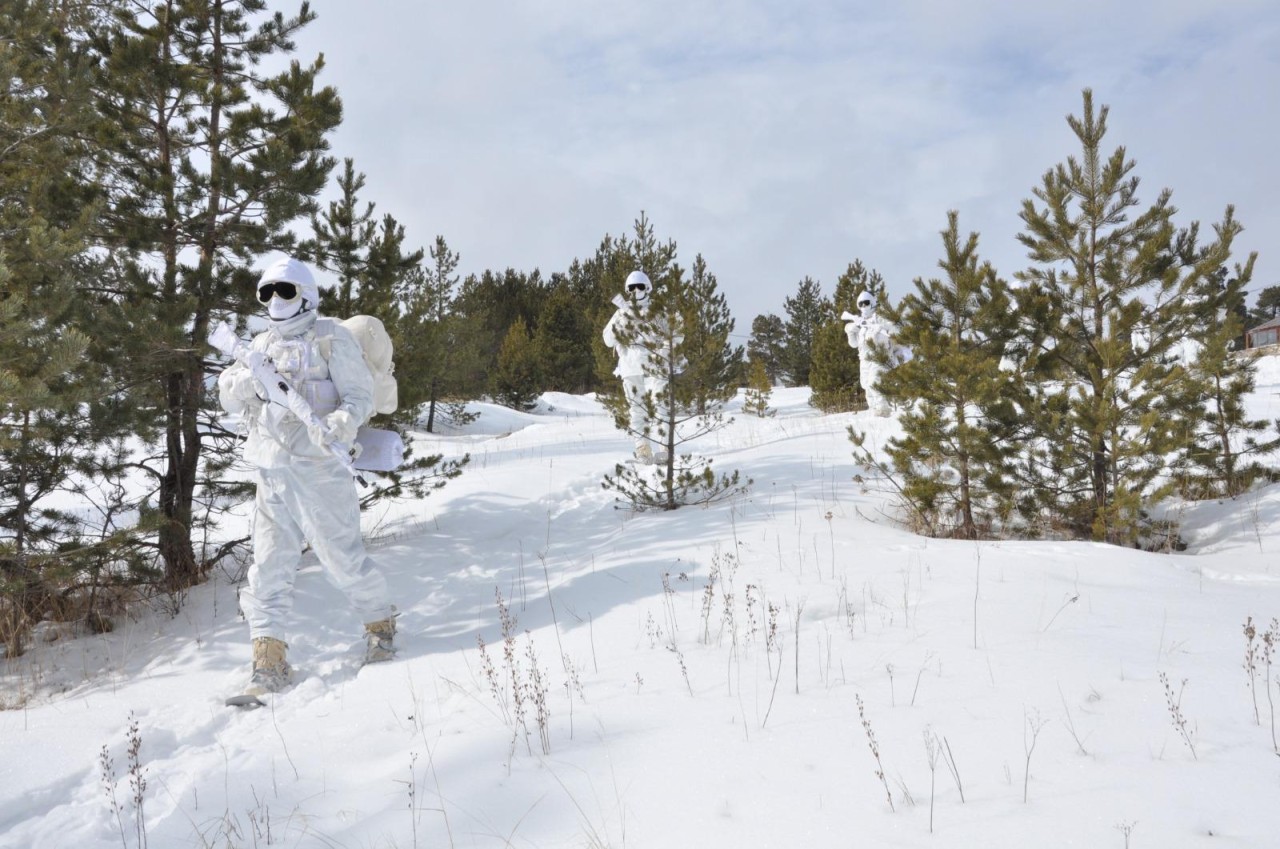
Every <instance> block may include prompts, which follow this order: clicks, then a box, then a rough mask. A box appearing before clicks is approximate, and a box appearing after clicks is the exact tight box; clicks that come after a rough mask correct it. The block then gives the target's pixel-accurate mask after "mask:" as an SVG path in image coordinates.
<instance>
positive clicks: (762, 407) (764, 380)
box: [742, 360, 777, 419]
mask: <svg viewBox="0 0 1280 849" xmlns="http://www.w3.org/2000/svg"><path fill="white" fill-rule="evenodd" d="M772 397H773V381H771V380H770V379H769V371H768V369H766V368H765V365H764V362H763V361H761V360H752V361H751V366H750V371H749V372H748V373H747V391H746V393H745V396H744V399H743V402H742V410H743V412H745V413H747V414H748V415H752V416H759V417H760V418H762V419H764V418H768V417H770V416H772V415H774V414H775V413H776V412H777V410H774V409H771V408H770V407H769V400H770V399H771V398H772Z"/></svg>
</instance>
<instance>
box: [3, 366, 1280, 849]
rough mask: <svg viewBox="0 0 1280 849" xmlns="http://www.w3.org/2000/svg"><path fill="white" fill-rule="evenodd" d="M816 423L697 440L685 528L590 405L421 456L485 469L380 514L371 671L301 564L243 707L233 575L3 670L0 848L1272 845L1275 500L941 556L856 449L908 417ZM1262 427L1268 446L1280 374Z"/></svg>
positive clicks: (1278, 532)
mask: <svg viewBox="0 0 1280 849" xmlns="http://www.w3.org/2000/svg"><path fill="white" fill-rule="evenodd" d="M808 394H809V393H808V390H807V389H805V388H803V387H801V388H794V389H779V390H776V391H775V392H774V393H773V395H772V397H771V399H770V405H771V407H772V409H773V410H774V413H775V414H774V415H773V416H772V417H767V418H761V417H757V416H752V415H748V414H744V413H743V411H742V409H741V403H742V399H741V397H739V398H737V399H735V400H734V401H732V402H731V403H730V405H729V410H728V412H729V413H730V414H731V416H732V419H733V421H732V422H730V423H729V424H727V425H726V426H725V427H724V428H722V429H720V430H717V431H714V432H712V433H710V434H707V435H705V436H702V437H699V438H698V439H697V440H694V441H691V442H688V443H685V444H684V446H683V449H684V451H689V450H692V451H695V452H696V453H698V454H700V455H702V456H705V457H707V458H709V459H710V460H711V461H712V463H713V466H712V468H713V469H717V470H719V471H722V472H728V471H730V470H737V471H739V472H740V473H741V474H742V475H743V477H749V478H751V479H752V481H753V483H752V486H751V488H750V490H749V492H747V493H746V494H745V495H742V496H740V497H737V498H734V499H732V500H730V501H726V502H723V503H720V504H718V505H715V506H712V507H709V508H705V509H704V508H700V507H686V508H683V509H680V510H677V511H674V512H670V513H663V512H658V513H634V512H632V511H630V510H626V509H617V505H616V504H615V493H613V492H612V491H609V490H605V489H603V488H602V487H601V480H602V479H603V477H604V475H605V474H606V473H609V472H612V471H613V469H614V464H615V463H616V462H618V461H620V460H621V459H622V458H623V457H625V456H626V455H627V454H628V453H629V451H630V447H631V446H630V439H629V438H628V437H627V436H626V435H625V434H624V433H623V432H622V431H619V430H616V429H615V428H614V426H613V424H612V420H611V417H610V416H609V415H608V414H607V413H606V412H605V411H604V410H603V409H602V408H601V406H600V405H599V403H598V402H596V401H595V400H594V399H592V398H589V397H582V396H570V395H559V394H549V395H545V396H543V397H542V399H541V402H540V404H539V405H538V407H537V409H536V410H535V411H533V412H530V413H519V412H515V411H512V410H508V409H504V408H500V407H495V406H493V405H489V404H475V405H474V406H473V409H474V410H475V411H478V412H480V413H481V416H480V418H479V419H478V420H476V421H475V422H474V423H472V424H470V425H468V426H467V427H466V428H465V429H462V430H455V431H452V432H447V433H441V434H436V435H429V434H425V433H420V432H419V433H415V434H413V439H414V441H415V443H416V446H417V448H419V449H420V450H422V451H424V452H437V451H438V452H440V453H441V454H442V455H444V456H445V457H446V458H447V459H456V458H459V457H461V456H462V455H464V454H469V455H470V457H471V461H470V463H469V465H468V466H467V467H466V469H465V471H464V472H463V474H462V475H461V476H460V477H459V478H457V479H455V480H453V481H451V482H449V484H448V485H447V486H446V487H444V489H442V490H439V491H437V492H435V493H433V494H432V495H431V496H430V497H429V498H427V499H425V500H421V501H419V500H412V499H410V500H405V501H402V502H398V503H395V504H391V505H382V506H379V507H375V508H373V509H370V510H369V511H367V512H366V514H365V516H364V532H365V538H366V540H367V543H368V547H369V552H370V554H371V556H372V557H373V558H374V559H375V561H376V563H377V565H378V568H379V569H380V570H381V571H382V572H383V574H385V575H386V577H387V581H388V584H389V586H390V589H391V592H392V595H393V597H394V598H395V600H396V603H397V605H398V606H399V608H400V611H401V615H400V618H399V634H398V635H397V644H398V645H399V647H400V652H399V655H398V656H397V658H396V659H395V660H393V661H391V662H389V663H383V664H377V665H373V666H368V667H364V668H360V665H359V659H360V657H361V655H362V652H363V641H362V640H361V639H360V623H359V620H358V617H357V616H356V614H355V613H354V612H353V611H352V610H351V609H350V607H349V606H348V605H347V604H346V602H345V601H344V599H343V597H342V596H341V594H340V593H338V592H337V591H336V590H335V589H333V587H331V586H330V585H329V584H328V583H327V582H326V581H325V579H324V577H323V575H322V573H321V571H320V569H319V567H318V565H317V563H316V561H315V560H314V558H313V556H312V555H310V554H308V555H306V556H304V558H303V561H302V564H301V569H300V571H299V574H298V577H297V582H296V603H295V606H294V615H293V618H292V621H291V622H289V623H288V624H287V626H286V628H287V637H288V642H289V659H290V662H291V664H292V665H293V666H294V668H295V670H296V672H295V677H294V683H293V686H292V688H291V689H289V690H287V691H285V692H283V693H281V694H279V695H278V696H276V697H273V698H272V699H271V705H270V706H269V707H267V708H263V709H260V710H257V711H254V712H247V713H246V712H240V711H238V710H236V709H233V708H227V707H225V706H224V705H223V699H224V698H225V696H227V695H228V694H230V693H234V692H238V691H239V690H240V688H242V687H243V686H244V684H245V683H246V681H247V678H248V674H249V658H250V649H249V639H248V629H247V626H246V625H245V624H244V622H243V620H241V619H240V617H239V616H238V614H237V605H236V597H235V592H236V588H237V585H238V580H239V579H240V577H242V575H243V568H242V567H243V564H235V563H227V564H224V566H223V568H219V569H216V570H214V572H213V573H212V575H211V576H210V581H209V582H208V583H206V584H203V585H201V586H199V587H196V588H194V589H193V590H191V591H190V592H189V593H187V594H186V595H185V597H184V600H183V603H182V604H181V605H176V606H175V605H173V604H172V603H170V600H168V599H165V598H163V597H160V598H155V599H153V600H152V604H151V605H150V606H147V605H143V606H135V607H134V608H133V609H132V612H131V614H130V615H127V616H125V615H119V614H117V615H116V616H115V622H116V628H115V630H114V631H112V632H111V633H108V634H102V635H97V636H78V637H77V636H75V634H74V633H72V632H65V633H63V634H62V636H61V637H60V638H58V637H59V634H60V632H59V629H58V628H56V627H54V626H53V625H52V624H49V623H46V624H45V625H43V626H41V634H42V638H41V639H40V640H38V641H37V643H36V644H35V645H34V646H33V647H32V648H31V650H30V651H28V652H27V653H26V654H25V655H23V656H22V657H21V658H19V659H17V660H6V661H3V662H0V704H2V705H3V707H4V708H6V709H2V710H0V847H3V849H65V847H76V849H134V847H140V846H144V845H145V846H151V847H155V849H161V847H188V846H190V847H225V846H235V847H269V846H284V847H299V849H409V848H410V847H413V849H418V847H422V849H426V847H447V848H448V849H565V848H566V847H575V849H576V847H584V848H585V849H604V847H608V848H609V849H671V847H695V846H696V847H700V849H741V847H752V849H757V847H758V849H794V847H805V849H847V847H849V846H883V847H890V846H891V847H894V849H937V847H947V849H1026V847H1033V846H1035V847H1039V846H1044V847H1054V849H1058V847H1064V848H1065V847H1087V849H1153V847H1161V849H1164V847H1170V849H1173V848H1174V847H1176V849H1221V847H1232V849H1269V848H1270V847H1274V846H1275V842H1276V834H1277V833H1280V807H1278V806H1277V805H1276V804H1275V796H1276V786H1277V781H1278V780H1280V758H1277V757H1276V753H1277V751H1280V745H1278V744H1277V742H1276V740H1277V735H1278V734H1280V728H1277V723H1278V722H1280V717H1277V716H1276V709H1277V708H1280V658H1276V657H1274V656H1273V657H1272V658H1271V660H1270V662H1266V661H1264V657H1263V654H1262V649H1263V637H1264V635H1266V634H1267V633H1268V632H1270V634H1271V639H1272V641H1273V644H1274V642H1275V641H1276V640H1277V639H1280V623H1278V622H1277V617H1280V484H1272V485H1269V486H1264V487H1262V488H1258V489H1255V490H1253V491H1251V492H1250V493H1248V494H1246V495H1244V496H1242V497H1240V498H1237V499H1234V500H1221V501H1220V500H1216V499H1215V500H1209V501H1206V502H1202V503H1196V504H1170V505H1167V509H1165V510H1164V511H1158V513H1157V515H1158V516H1160V517H1162V518H1167V519H1169V520H1171V521H1172V522H1174V523H1175V525H1176V527H1177V529H1178V531H1179V533H1180V534H1181V535H1182V537H1183V538H1184V539H1185V540H1186V542H1187V543H1188V548H1187V550H1186V551H1185V552H1183V553H1181V554H1158V553H1149V552H1143V551H1138V550H1136V549H1131V548H1122V547H1117V546H1109V545H1102V544H1095V543H1089V542H1065V541H1054V540H1044V541H1019V540H1006V541H983V542H977V543H975V542H964V541H957V540H941V539H927V538H924V537H920V536H916V535H915V534H913V533H911V532H910V531H909V530H908V529H906V528H904V527H902V526H901V525H900V524H899V523H898V522H897V521H895V518H894V517H895V516H899V515H900V513H899V512H898V510H897V508H896V507H895V502H894V498H893V495H892V490H891V487H889V486H888V485H887V484H886V483H885V482H884V481H883V480H881V479H879V478H878V477H877V476H876V475H875V474H874V473H873V472H872V471H871V470H869V469H867V468H865V467H862V466H860V465H859V464H858V463H857V462H856V461H855V460H854V458H853V456H852V450H851V445H850V443H849V440H848V438H847V435H846V428H847V427H849V426H854V427H857V428H858V429H860V430H863V431H865V432H866V433H867V434H868V437H869V439H868V444H869V445H872V446H875V447H876V449H877V450H880V448H881V447H882V446H883V445H884V442H885V440H886V439H888V438H889V437H891V436H893V435H894V434H895V433H897V432H898V424H897V420H896V419H895V418H892V417H890V418H878V417H874V416H869V415H868V414H866V413H846V414H835V415H822V414H821V413H819V412H818V411H816V410H814V409H813V408H811V407H809V406H808V404H807V400H808ZM1247 404H1248V409H1249V412H1250V414H1251V415H1252V416H1256V417H1260V418H1265V419H1269V420H1274V419H1276V418H1280V357H1276V356H1270V357H1265V358H1263V359H1262V360H1261V361H1260V374H1259V379H1258V388H1257V391H1256V392H1254V393H1253V394H1252V395H1250V396H1249V397H1248V399H1247ZM682 453H683V451H682ZM881 459H883V455H881ZM140 485H141V484H140ZM248 523H249V517H248V504H241V505H240V506H239V507H238V508H236V509H235V510H233V511H232V512H231V514H230V515H228V516H226V517H225V520H224V524H223V525H222V527H221V528H220V529H219V530H217V531H215V532H214V533H213V534H212V535H211V536H210V537H209V539H208V544H209V545H211V546H217V545H218V544H219V543H220V542H221V541H222V540H224V539H234V538H237V537H239V536H240V535H242V534H245V533H247V528H248ZM500 601H501V604H502V605H504V606H505V607H506V609H507V611H508V612H509V615H510V616H511V617H513V618H514V623H513V624H512V625H511V627H510V628H509V629H508V631H509V633H510V634H511V635H512V639H513V642H512V654H511V658H512V660H511V661H507V660H506V658H505V656H504V637H503V628H502V626H501V624H500V622H501V613H500V611H499V602H500ZM1250 621H1251V622H1252V624H1253V625H1254V627H1255V628H1256V632H1255V636H1254V638H1253V640H1252V641H1251V642H1250V641H1249V640H1247V639H1246V636H1245V633H1244V626H1245V623H1246V622H1250ZM49 638H57V639H52V640H50V639H49ZM480 641H483V643H484V645H485V649H484V652H483V653H482V651H481V648H480V645H481V643H480ZM1250 648H1252V650H1253V652H1254V654H1253V658H1254V661H1253V664H1252V666H1253V670H1252V674H1251V673H1250V672H1249V671H1248V669H1247V668H1246V663H1245V661H1246V657H1247V656H1248V655H1247V652H1248V651H1249V649H1250ZM486 656H487V658H488V664H489V665H491V667H492V669H493V674H492V675H490V674H489V673H488V672H487V671H486V659H485V658H486ZM534 669H537V670H539V673H540V677H541V685H540V686H539V685H538V684H537V682H536V681H535V679H534V677H533V670H534ZM513 677H514V678H515V679H516V680H518V681H519V682H521V684H522V692H524V693H526V699H525V702H524V704H525V722H524V723H523V724H521V723H520V722H519V721H518V720H517V719H516V716H517V711H516V706H515V701H514V698H513V695H512V693H513V691H512V684H511V682H512V678H513ZM1251 685H1252V686H1251ZM539 692H541V693H542V703H543V704H544V705H545V712H544V713H543V714H542V715H543V716H544V720H543V721H542V723H541V724H540V723H539V721H538V716H539V712H538V709H537V704H538V700H537V698H536V697H535V696H536V694H537V693H539ZM131 729H132V730H131ZM543 729H545V736H544V735H543V733H542V732H543ZM526 730H527V732H528V733H527V734H526ZM135 743H136V751H137V756H136V757H131V756H130V749H131V748H132V747H133V746H134V745H135ZM931 752H932V754H931ZM131 766H132V767H133V769H132V770H131ZM139 779H141V781H139ZM144 783H145V786H143V784H144ZM143 833H145V835H144V834H143ZM142 836H145V839H140V837H142Z"/></svg>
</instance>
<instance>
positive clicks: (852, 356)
mask: <svg viewBox="0 0 1280 849" xmlns="http://www.w3.org/2000/svg"><path fill="white" fill-rule="evenodd" d="M859 353H860V352H858V351H855V350H854V349H853V348H851V347H849V338H848V337H847V336H846V335H845V332H844V325H843V324H841V323H840V322H837V321H829V322H827V323H826V324H824V325H822V326H821V327H820V328H818V331H817V333H816V334H815V335H814V339H813V355H812V360H811V363H810V367H809V388H810V389H812V390H813V393H812V394H811V395H810V396H809V405H810V406H812V407H816V408H818V409H819V410H821V411H822V412H824V413H847V412H852V411H853V410H865V409H866V408H867V396H866V393H865V392H863V390H862V384H861V382H860V380H861V378H860V375H859V359H858V355H859Z"/></svg>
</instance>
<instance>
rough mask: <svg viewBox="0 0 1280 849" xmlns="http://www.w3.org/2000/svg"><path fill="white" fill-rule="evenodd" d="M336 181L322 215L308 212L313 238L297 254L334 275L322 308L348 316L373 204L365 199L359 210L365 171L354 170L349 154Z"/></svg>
mask: <svg viewBox="0 0 1280 849" xmlns="http://www.w3.org/2000/svg"><path fill="white" fill-rule="evenodd" d="M337 183H338V191H339V192H340V193H341V194H340V195H339V197H338V199H337V200H333V201H330V202H329V206H328V208H327V209H326V210H325V212H324V214H323V215H315V214H313V215H312V216H311V232H312V239H311V240H310V241H308V242H306V243H305V244H303V245H302V246H301V250H300V254H301V255H302V258H304V259H308V260H311V261H312V262H314V263H315V265H316V267H317V268H320V269H323V270H325V271H332V272H333V273H334V274H335V275H336V277H337V279H338V280H337V287H336V289H335V290H334V291H332V292H330V293H329V294H328V295H327V296H326V298H325V301H326V303H325V308H326V310H327V311H329V312H330V313H332V314H333V315H336V316H349V315H354V314H355V310H354V305H355V299H356V296H357V295H358V294H359V291H360V280H361V278H362V277H363V276H364V271H365V267H366V259H365V257H364V256H363V255H362V254H364V253H365V252H366V251H367V249H368V245H369V244H370V243H371V242H372V241H373V237H374V232H375V230H376V228H377V223H376V222H375V221H374V220H373V211H374V204H372V203H367V204H365V206H364V210H363V211H361V210H360V201H359V197H358V196H359V194H360V190H361V189H363V188H364V184H365V175H364V174H357V173H356V170H355V161H354V160H352V159H351V158H350V157H348V158H346V159H344V160H343V161H342V173H341V174H340V175H339V176H338V180H337Z"/></svg>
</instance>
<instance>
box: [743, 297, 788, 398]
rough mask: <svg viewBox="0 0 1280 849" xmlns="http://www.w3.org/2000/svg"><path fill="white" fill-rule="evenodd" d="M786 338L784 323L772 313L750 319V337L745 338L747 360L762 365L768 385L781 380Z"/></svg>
mask: <svg viewBox="0 0 1280 849" xmlns="http://www.w3.org/2000/svg"><path fill="white" fill-rule="evenodd" d="M786 338H787V328H786V325H784V324H783V323H782V319H781V318H779V317H778V316H776V315H774V314H773V313H767V314H765V315H758V316H756V317H755V318H754V319H752V321H751V337H750V338H749V339H748V340H747V361H748V362H749V363H754V362H759V363H761V364H763V365H764V370H765V373H766V374H767V375H769V385H770V386H776V385H777V384H778V383H779V382H780V381H781V380H782V377H783V374H784V367H783V362H784V359H785V356H786Z"/></svg>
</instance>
